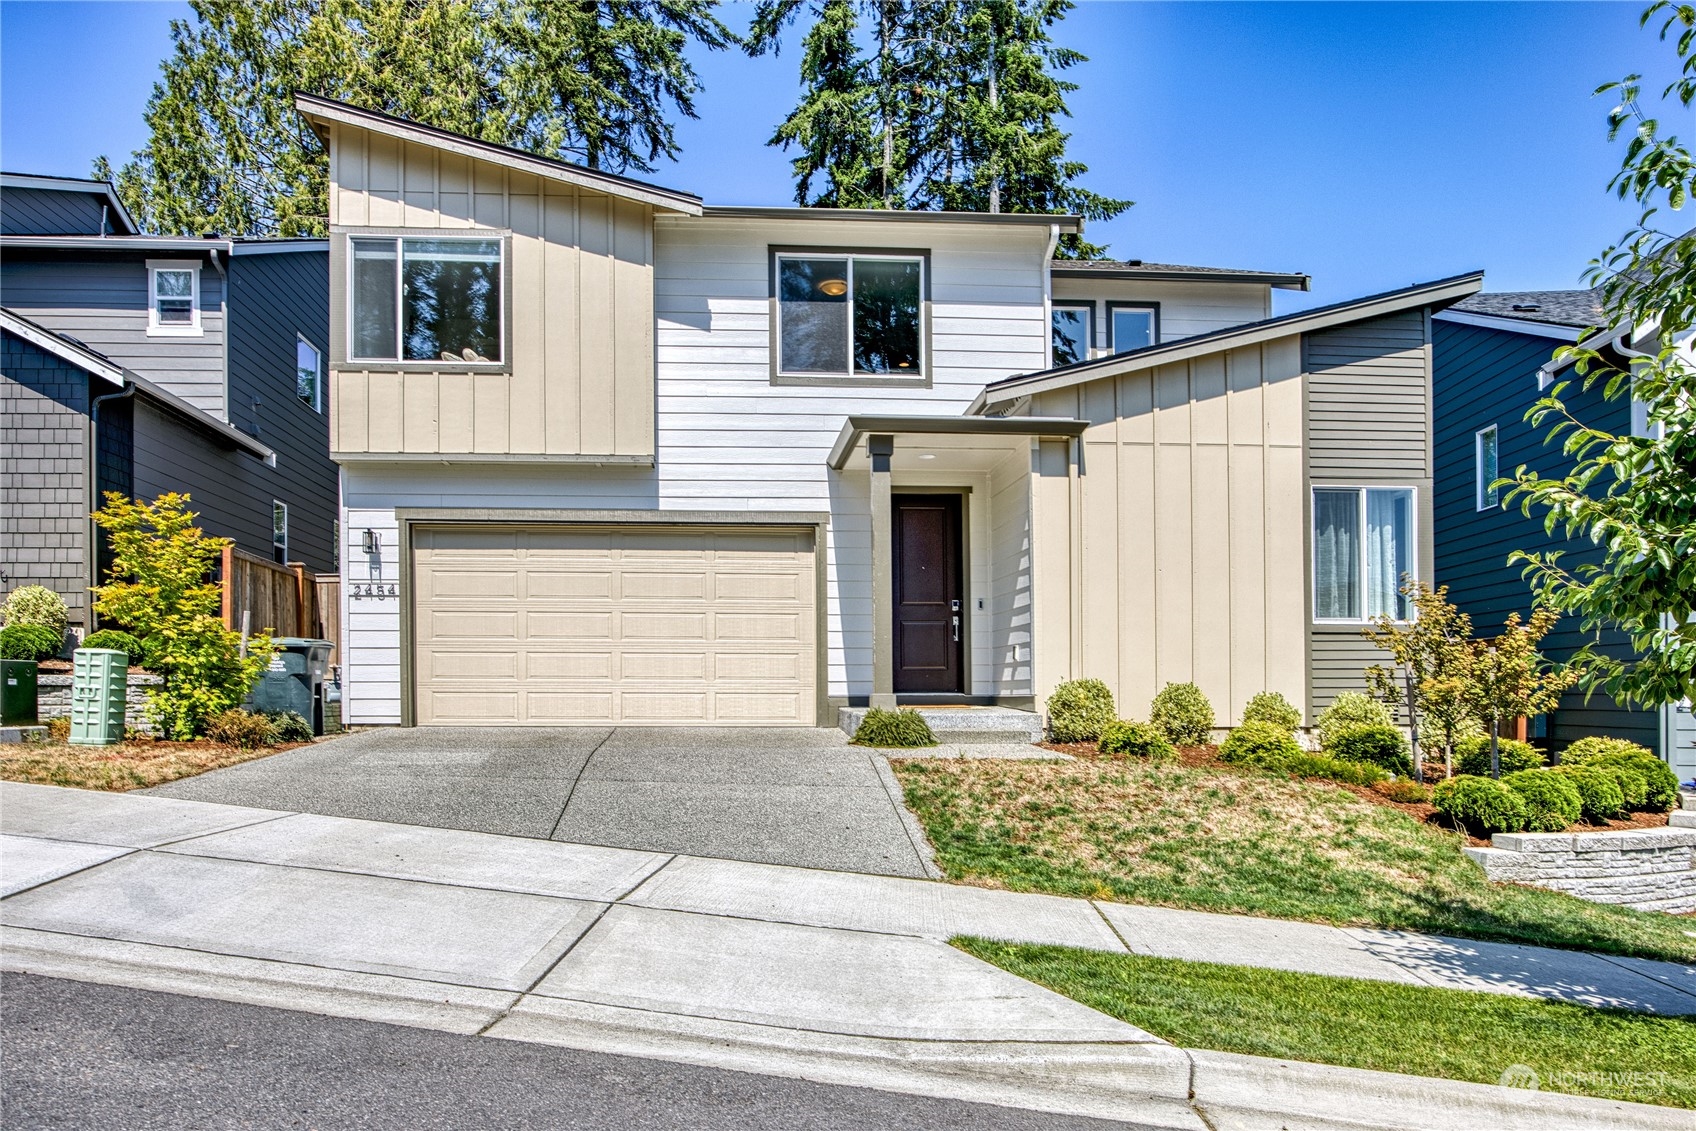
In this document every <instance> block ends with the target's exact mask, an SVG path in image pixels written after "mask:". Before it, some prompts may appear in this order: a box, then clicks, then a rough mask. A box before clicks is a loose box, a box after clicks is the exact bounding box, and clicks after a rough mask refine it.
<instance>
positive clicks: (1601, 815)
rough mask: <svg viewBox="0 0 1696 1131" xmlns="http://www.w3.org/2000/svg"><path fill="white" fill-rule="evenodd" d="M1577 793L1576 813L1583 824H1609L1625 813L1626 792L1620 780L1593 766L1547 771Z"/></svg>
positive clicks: (1560, 767) (1558, 767) (1564, 766)
mask: <svg viewBox="0 0 1696 1131" xmlns="http://www.w3.org/2000/svg"><path fill="white" fill-rule="evenodd" d="M1549 773H1551V774H1554V775H1556V776H1558V777H1560V778H1561V779H1563V780H1564V781H1568V782H1571V783H1572V788H1574V789H1575V790H1577V791H1578V803H1579V812H1580V814H1581V815H1582V816H1583V817H1584V819H1585V820H1586V821H1590V822H1592V823H1594V824H1598V825H1599V824H1602V823H1603V822H1605V821H1611V820H1613V819H1614V818H1615V817H1617V816H1619V815H1620V812H1621V811H1622V810H1624V809H1625V792H1624V791H1623V790H1621V789H1620V787H1619V779H1618V778H1616V777H1614V775H1612V774H1610V773H1608V772H1607V771H1606V770H1601V769H1597V768H1596V767H1594V766H1567V765H1560V766H1556V767H1554V768H1553V769H1551V770H1549Z"/></svg>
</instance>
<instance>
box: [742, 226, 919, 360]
mask: <svg viewBox="0 0 1696 1131" xmlns="http://www.w3.org/2000/svg"><path fill="white" fill-rule="evenodd" d="M776 284H777V285H776V290H777V362H776V366H777V368H776V371H777V375H778V376H780V377H804V378H805V377H811V378H842V379H855V378H862V377H893V378H903V377H911V378H915V379H917V378H922V377H924V376H925V357H924V329H923V319H924V296H925V259H924V256H922V255H873V254H868V255H858V254H855V255H831V254H809V253H781V254H779V255H778V256H777V278H776Z"/></svg>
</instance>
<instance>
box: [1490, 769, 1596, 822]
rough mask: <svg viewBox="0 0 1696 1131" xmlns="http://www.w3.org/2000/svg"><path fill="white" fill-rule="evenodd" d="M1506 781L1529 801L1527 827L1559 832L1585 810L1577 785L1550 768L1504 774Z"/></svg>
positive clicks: (1520, 797)
mask: <svg viewBox="0 0 1696 1131" xmlns="http://www.w3.org/2000/svg"><path fill="white" fill-rule="evenodd" d="M1502 784H1503V785H1505V786H1507V787H1508V788H1509V789H1511V790H1513V791H1514V792H1515V793H1517V794H1519V799H1520V800H1521V801H1523V802H1525V827H1526V828H1527V829H1530V830H1531V831H1532V832H1534V833H1558V832H1560V831H1561V830H1562V829H1564V828H1567V827H1568V826H1570V825H1572V824H1573V823H1574V822H1576V821H1577V820H1578V816H1579V814H1580V813H1582V812H1583V811H1584V803H1583V801H1582V799H1581V798H1580V797H1579V796H1578V790H1577V788H1575V787H1574V786H1573V784H1572V783H1571V782H1570V781H1568V780H1567V779H1566V778H1564V777H1561V776H1560V775H1559V774H1551V773H1550V772H1549V771H1548V770H1517V771H1515V772H1514V773H1511V774H1507V775H1504V776H1503V778H1502Z"/></svg>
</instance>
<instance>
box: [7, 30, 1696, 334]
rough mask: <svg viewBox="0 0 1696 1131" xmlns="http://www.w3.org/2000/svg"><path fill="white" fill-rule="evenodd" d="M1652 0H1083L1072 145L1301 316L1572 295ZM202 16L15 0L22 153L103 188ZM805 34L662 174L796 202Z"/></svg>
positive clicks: (756, 63) (1650, 55)
mask: <svg viewBox="0 0 1696 1131" xmlns="http://www.w3.org/2000/svg"><path fill="white" fill-rule="evenodd" d="M747 10H748V8H747V6H746V5H731V6H729V9H728V13H727V19H728V20H729V21H730V22H735V23H741V22H745V19H746V12H747ZM1639 10H1640V5H1638V4H1635V3H1624V4H1578V3H1574V4H1534V3H1515V4H1461V3H1442V4H1436V3H1433V4H1343V3H1333V4H1299V3H1268V4H1225V3H1220V4H1200V3H1192V4H1164V3H1109V2H1104V0H1093V2H1092V0H1086V2H1084V3H1082V4H1080V5H1079V7H1078V9H1077V10H1076V11H1074V12H1073V13H1072V15H1071V16H1069V17H1068V18H1067V20H1066V21H1065V23H1064V24H1063V25H1062V27H1061V29H1060V33H1059V36H1058V38H1059V39H1060V41H1061V42H1063V43H1065V44H1067V45H1069V46H1073V47H1076V48H1078V49H1080V50H1082V51H1084V53H1085V54H1087V55H1089V56H1090V57H1091V59H1090V62H1089V63H1087V64H1085V65H1083V66H1081V67H1079V68H1077V69H1076V70H1075V71H1073V72H1072V73H1071V76H1070V77H1071V78H1073V80H1074V81H1076V82H1078V83H1079V84H1080V85H1081V86H1082V89H1081V90H1079V91H1078V92H1077V93H1075V94H1074V95H1073V96H1072V97H1071V108H1072V112H1073V120H1072V122H1071V128H1072V133H1073V140H1072V145H1071V151H1072V153H1073V154H1074V155H1075V156H1077V157H1079V158H1080V159H1082V160H1084V161H1085V162H1087V163H1088V164H1089V165H1090V167H1091V171H1090V174H1089V176H1088V177H1087V178H1086V183H1087V184H1088V185H1089V186H1090V187H1092V188H1094V189H1096V190H1098V191H1101V192H1106V193H1110V194H1112V195H1117V196H1124V197H1129V198H1131V199H1134V200H1136V201H1137V205H1136V207H1134V208H1132V209H1131V210H1130V211H1129V212H1128V213H1126V214H1125V215H1124V216H1122V217H1121V218H1119V219H1118V220H1116V221H1114V222H1112V223H1111V224H1105V225H1096V226H1094V227H1093V228H1092V229H1091V236H1092V237H1093V238H1095V239H1096V240H1098V241H1100V240H1105V241H1107V242H1108V243H1110V244H1111V245H1112V251H1113V253H1114V254H1115V255H1118V256H1122V257H1127V258H1131V257H1135V258H1142V259H1147V260H1151V261H1161V262H1177V263H1201V264H1213V265H1222V266H1233V267H1252V268H1265V269H1276V270H1295V271H1305V272H1308V273H1310V274H1311V275H1313V277H1314V293H1313V294H1312V295H1309V296H1300V297H1296V296H1287V295H1281V296H1280V308H1281V309H1292V308H1294V307H1295V306H1298V305H1308V304H1311V303H1317V302H1330V301H1335V300H1338V299H1342V298H1347V297H1350V296H1352V295H1358V294H1363V293H1367V292H1370V291H1374V290H1382V289H1385V288H1389V287H1395V286H1400V285H1403V284H1406V283H1409V282H1413V281H1415V280H1419V279H1430V278H1436V277H1439V276H1442V275H1448V274H1453V273H1456V272H1459V271H1464V270H1468V269H1471V268H1475V267H1482V268H1485V269H1486V270H1487V271H1488V272H1489V277H1488V281H1487V283H1486V286H1487V287H1488V288H1489V289H1491V290H1520V289H1537V288H1556V287H1567V286H1575V285H1577V283H1578V279H1579V274H1580V272H1581V271H1582V270H1583V268H1584V265H1585V263H1586V262H1587V260H1588V259H1589V258H1590V257H1591V256H1592V255H1594V254H1596V253H1597V252H1598V251H1600V250H1601V249H1602V248H1603V247H1605V246H1606V245H1607V244H1608V243H1609V242H1611V241H1612V240H1613V239H1614V238H1616V237H1617V236H1618V235H1619V234H1620V233H1621V232H1622V231H1624V230H1625V228H1626V227H1627V226H1628V225H1629V224H1630V222H1631V221H1632V219H1633V217H1634V212H1633V209H1632V208H1630V207H1628V206H1626V205H1623V204H1620V203H1619V202H1617V201H1615V200H1613V199H1612V198H1611V197H1609V196H1608V195H1607V194H1606V192H1605V185H1606V183H1607V180H1608V178H1609V176H1610V175H1611V174H1612V172H1613V170H1614V168H1615V167H1616V165H1617V162H1618V154H1619V149H1620V146H1619V145H1617V144H1616V145H1614V146H1609V145H1608V144H1607V143H1606V140H1605V133H1604V129H1605V127H1604V120H1603V119H1604V115H1605V113H1606V111H1607V109H1608V107H1609V105H1610V103H1609V102H1608V101H1607V100H1606V99H1605V98H1593V97H1591V94H1590V92H1591V91H1592V90H1594V89H1595V87H1596V86H1597V85H1598V84H1600V83H1602V82H1604V81H1607V80H1609V79H1614V78H1618V77H1621V76H1623V75H1625V74H1627V73H1629V72H1631V71H1644V72H1647V73H1649V74H1650V75H1651V76H1655V75H1662V76H1664V75H1665V74H1666V72H1667V70H1668V67H1667V63H1666V60H1667V59H1668V58H1669V56H1670V52H1669V50H1668V49H1667V48H1666V47H1665V46H1663V45H1661V44H1659V43H1658V42H1656V40H1655V38H1654V36H1653V34H1652V33H1650V32H1647V31H1642V30H1639V28H1638V26H1637V15H1638V12H1639ZM187 11H188V9H187V5H186V4H177V3H36V2H24V0H5V2H4V3H0V167H4V168H6V169H8V170H15V171H24V172H43V173H58V174H68V175H77V176H83V175H86V174H87V172H88V168H89V163H90V161H91V160H92V159H93V158H94V157H95V156H96V155H98V154H101V153H106V154H109V155H111V156H113V158H114V159H116V158H118V157H120V156H121V155H123V154H126V153H128V152H129V151H130V150H132V149H134V148H136V147H137V146H138V145H140V144H141V143H142V141H143V140H144V139H145V129H144V127H143V124H142V119H141V115H142V110H143V108H144V106H145V104H146V100H147V96H148V92H149V90H150V88H151V86H152V83H153V81H154V79H155V78H156V76H157V73H158V66H159V63H160V61H161V60H163V59H164V58H165V57H166V55H167V54H168V53H169V50H170V37H169V28H168V25H169V22H170V20H171V19H173V18H179V17H185V16H186V15H187ZM797 48H798V38H797V37H794V36H792V37H791V38H790V39H789V40H787V41H786V43H785V50H784V51H783V53H782V54H781V55H780V56H779V57H777V58H775V59H773V58H769V57H768V58H764V59H758V60H748V59H746V58H744V57H741V56H739V55H737V56H732V55H726V54H719V55H703V56H702V57H699V58H697V59H696V63H697V67H698V69H699V71H700V74H701V77H702V80H703V83H704V85H705V91H704V92H703V94H702V95H701V97H700V99H699V103H698V108H699V110H700V114H701V117H700V120H699V121H694V122H685V123H683V124H682V126H681V127H680V129H679V138H680V140H681V141H682V143H683V149H684V152H683V155H682V157H681V159H680V160H679V161H678V162H677V163H676V164H675V165H672V166H668V167H664V168H662V169H661V170H660V171H659V172H658V173H656V174H655V175H654V176H653V178H652V179H654V180H656V181H659V182H661V183H664V184H670V185H675V186H676V187H679V188H685V189H689V190H692V191H694V192H698V193H700V194H702V195H703V196H705V197H706V198H707V200H708V201H710V202H715V203H739V204H786V203H789V202H790V201H789V196H790V192H791V191H792V186H791V182H790V179H789V175H788V163H787V159H786V158H785V157H784V156H783V154H781V153H780V152H779V151H777V150H775V149H770V148H768V147H766V146H765V144H764V142H765V139H766V138H767V137H769V136H770V133H771V130H772V128H773V127H774V126H775V124H776V123H777V122H778V121H780V120H781V119H782V117H783V115H784V114H785V113H786V112H787V111H788V109H789V108H790V107H791V106H792V105H793V103H794V99H795V95H796V83H797V80H796V66H797V56H798V50H797ZM1673 116H1674V115H1672V114H1670V113H1669V114H1668V115H1667V117H1669V118H1670V117H1673ZM1683 116H1684V117H1688V115H1683ZM1680 126H1681V132H1684V133H1689V132H1690V130H1689V127H1688V123H1687V122H1681V123H1680ZM1691 222H1692V221H1686V226H1688V224H1689V223H1691Z"/></svg>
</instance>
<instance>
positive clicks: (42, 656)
mask: <svg viewBox="0 0 1696 1131" xmlns="http://www.w3.org/2000/svg"><path fill="white" fill-rule="evenodd" d="M64 642H65V638H64V636H63V634H61V633H57V632H54V631H53V630H52V629H51V628H48V627H46V626H45V625H39V624H9V625H7V626H6V627H5V628H0V660H37V661H40V660H51V659H52V658H53V657H54V656H57V655H58V654H59V647H60V645H62V644H63V643H64Z"/></svg>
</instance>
